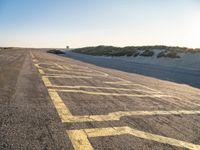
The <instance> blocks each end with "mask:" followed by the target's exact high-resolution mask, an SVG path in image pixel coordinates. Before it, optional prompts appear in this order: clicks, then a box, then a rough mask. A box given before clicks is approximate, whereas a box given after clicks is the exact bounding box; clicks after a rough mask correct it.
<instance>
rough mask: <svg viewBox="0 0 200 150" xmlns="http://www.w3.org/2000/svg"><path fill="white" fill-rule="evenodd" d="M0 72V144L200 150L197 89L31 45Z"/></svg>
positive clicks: (4, 57)
mask: <svg viewBox="0 0 200 150" xmlns="http://www.w3.org/2000/svg"><path fill="white" fill-rule="evenodd" d="M0 73H1V74H0V107H1V108H0V111H1V113H0V133H1V134H0V149H15V150H16V149H55V150H58V149H66V150H70V149H75V150H78V149H137V150H138V149H158V150H160V149H165V150H172V149H173V150H175V149H177V150H178V149H199V148H200V126H199V125H200V115H199V114H200V101H199V97H200V90H199V89H198V88H193V87H190V86H188V85H182V84H177V83H174V82H169V81H162V80H159V79H156V78H151V77H147V76H143V75H139V74H134V73H127V72H123V71H118V70H114V69H108V68H102V67H98V66H95V65H91V64H87V63H83V62H81V61H77V60H74V59H70V58H66V57H60V56H57V55H53V54H47V53H45V51H40V50H30V49H27V50H20V49H17V50H3V51H1V52H0Z"/></svg>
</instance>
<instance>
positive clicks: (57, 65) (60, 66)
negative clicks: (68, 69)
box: [54, 63, 65, 70]
mask: <svg viewBox="0 0 200 150" xmlns="http://www.w3.org/2000/svg"><path fill="white" fill-rule="evenodd" d="M54 64H55V66H56V67H58V68H59V69H61V70H65V68H64V67H63V66H62V65H59V64H57V63H54Z"/></svg>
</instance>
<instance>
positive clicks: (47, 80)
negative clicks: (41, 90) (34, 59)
mask: <svg viewBox="0 0 200 150" xmlns="http://www.w3.org/2000/svg"><path fill="white" fill-rule="evenodd" d="M42 81H43V82H44V84H45V86H46V87H48V86H52V84H51V82H50V80H49V78H47V77H45V76H42Z"/></svg>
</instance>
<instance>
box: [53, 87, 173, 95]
mask: <svg viewBox="0 0 200 150" xmlns="http://www.w3.org/2000/svg"><path fill="white" fill-rule="evenodd" d="M50 90H56V91H59V92H68V93H82V94H89V95H104V96H127V97H173V96H170V95H162V94H126V93H106V92H91V91H84V90H68V89H50Z"/></svg>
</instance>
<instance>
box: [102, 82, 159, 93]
mask: <svg viewBox="0 0 200 150" xmlns="http://www.w3.org/2000/svg"><path fill="white" fill-rule="evenodd" d="M104 83H106V84H116V85H137V86H141V87H144V88H146V89H148V90H152V91H156V92H160V91H158V90H155V89H152V88H150V87H147V86H145V85H142V84H135V83H131V82H130V83H125V82H121V81H119V82H104Z"/></svg>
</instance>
